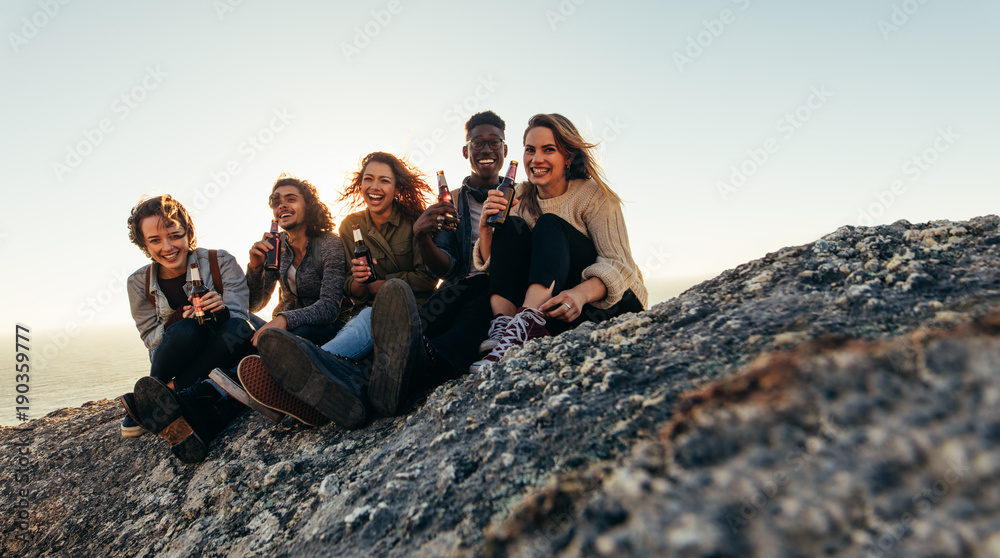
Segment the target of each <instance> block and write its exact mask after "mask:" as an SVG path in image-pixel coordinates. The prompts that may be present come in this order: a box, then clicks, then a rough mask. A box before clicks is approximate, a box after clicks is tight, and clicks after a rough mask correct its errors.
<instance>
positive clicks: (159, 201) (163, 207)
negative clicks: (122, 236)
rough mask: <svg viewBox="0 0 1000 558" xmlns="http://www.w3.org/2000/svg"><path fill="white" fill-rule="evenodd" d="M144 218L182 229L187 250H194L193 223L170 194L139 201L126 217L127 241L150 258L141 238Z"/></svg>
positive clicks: (195, 240)
mask: <svg viewBox="0 0 1000 558" xmlns="http://www.w3.org/2000/svg"><path fill="white" fill-rule="evenodd" d="M146 217H159V218H161V219H163V220H164V221H166V223H169V224H170V225H174V226H177V227H180V228H182V229H184V233H185V234H187V236H188V250H194V249H195V247H197V244H198V238H197V235H196V234H195V232H194V222H193V221H192V220H191V215H190V214H189V213H188V211H187V209H185V208H184V206H183V205H181V202H179V201H177V200H175V199H174V198H173V197H172V196H171V195H170V194H164V195H162V196H156V197H155V198H147V199H142V200H139V203H138V204H136V206H135V207H133V208H132V213H131V214H129V216H128V239H129V240H130V241H132V244H135V245H136V246H138V247H139V249H140V250H142V253H143V254H145V255H146V257H147V258H148V257H150V255H149V250H148V249H147V248H146V239H145V238H144V237H143V236H142V220H143V219H145V218H146Z"/></svg>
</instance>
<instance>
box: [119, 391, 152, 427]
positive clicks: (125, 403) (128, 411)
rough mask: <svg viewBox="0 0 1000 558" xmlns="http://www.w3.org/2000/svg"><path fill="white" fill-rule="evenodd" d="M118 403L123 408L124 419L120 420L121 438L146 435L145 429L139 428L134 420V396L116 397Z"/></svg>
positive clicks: (129, 394)
mask: <svg viewBox="0 0 1000 558" xmlns="http://www.w3.org/2000/svg"><path fill="white" fill-rule="evenodd" d="M118 401H119V402H120V403H121V404H122V407H125V418H124V419H122V425H121V431H122V438H138V437H139V436H142V435H143V434H145V433H146V429H145V428H143V427H141V426H139V423H138V422H137V421H136V420H135V417H136V410H135V394H133V393H126V394H125V395H120V396H118Z"/></svg>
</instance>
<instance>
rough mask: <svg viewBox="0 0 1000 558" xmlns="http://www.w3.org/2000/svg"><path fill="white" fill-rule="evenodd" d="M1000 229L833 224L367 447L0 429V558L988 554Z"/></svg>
mask: <svg viewBox="0 0 1000 558" xmlns="http://www.w3.org/2000/svg"><path fill="white" fill-rule="evenodd" d="M998 225H1000V219H998V218H997V217H994V216H990V217H984V218H977V219H973V220H971V221H968V222H961V223H951V222H932V223H928V224H921V225H910V224H909V223H906V222H899V223H895V224H893V225H889V226H883V227H874V228H851V227H845V228H842V229H839V230H838V231H836V232H834V233H832V234H830V235H827V236H826V237H824V238H823V239H821V240H819V241H817V242H815V243H812V244H808V245H805V246H800V247H792V248H785V249H783V250H780V251H778V252H776V253H772V254H768V255H767V256H766V257H764V258H763V259H761V260H757V261H754V262H750V263H748V264H745V265H743V266H740V267H738V268H736V269H733V270H730V271H727V272H725V273H723V274H722V275H720V276H719V277H717V278H716V279H713V280H711V281H707V282H705V283H703V284H701V285H698V286H697V287H695V288H693V289H691V290H689V291H687V292H685V293H684V294H682V295H681V296H679V297H677V298H675V299H673V300H671V301H668V302H665V303H662V304H660V305H658V306H656V307H655V308H653V309H651V310H650V311H648V312H645V313H643V314H639V315H629V316H624V317H622V318H619V319H617V320H613V321H611V322H609V323H605V324H601V326H600V327H594V326H590V325H585V326H583V327H581V328H578V329H577V330H574V331H571V332H568V333H566V334H563V335H561V336H559V337H558V338H555V339H544V340H539V341H534V342H532V343H530V344H529V345H528V346H527V347H525V348H523V349H521V350H518V351H517V352H516V353H514V354H512V355H511V356H512V358H510V359H508V360H507V361H506V362H505V363H503V364H502V365H501V366H499V367H496V368H489V369H487V370H485V371H484V372H483V373H482V374H480V375H477V376H466V377H463V378H460V379H459V380H456V381H453V382H450V383H448V384H446V385H444V386H442V387H440V388H438V389H437V390H435V391H434V392H432V393H430V394H429V395H427V396H426V397H425V398H421V400H419V401H417V402H415V403H414V405H413V406H412V408H411V410H410V412H409V413H408V414H406V415H404V416H402V417H397V418H394V419H381V420H379V421H376V422H375V423H373V424H372V425H370V426H368V427H367V428H364V429H361V430H358V431H351V432H349V431H344V430H341V429H339V428H337V427H335V426H326V427H323V428H319V429H307V428H304V427H299V426H296V425H294V424H292V423H290V422H285V423H282V424H281V425H277V426H272V425H271V424H270V423H267V422H266V421H265V420H264V419H262V418H261V417H258V416H255V415H252V414H246V415H244V416H243V417H241V418H240V419H239V420H237V421H236V422H235V423H234V424H233V425H232V426H230V427H229V428H228V429H227V430H226V431H225V433H224V435H223V436H222V437H221V438H220V439H218V440H217V442H216V443H215V444H214V445H213V449H212V451H211V453H210V454H209V458H208V459H207V460H206V461H205V462H204V463H202V464H199V465H197V466H186V465H183V464H181V463H180V462H178V461H177V460H175V459H174V458H172V457H171V456H170V454H169V450H168V448H166V447H165V445H164V443H163V442H162V440H159V439H158V438H154V437H151V436H145V437H143V438H140V439H136V440H125V441H123V440H121V439H120V438H119V435H118V431H117V424H118V421H119V420H120V415H121V411H120V410H119V407H118V406H117V405H116V404H114V403H113V402H110V401H102V402H97V403H94V404H90V405H87V406H84V407H83V408H81V409H65V410H62V411H58V412H56V413H53V414H51V415H49V416H48V417H46V418H44V419H40V420H36V421H33V422H32V423H29V424H28V425H27V426H28V427H30V428H33V430H30V431H15V430H14V429H11V428H4V429H2V430H0V452H2V453H0V465H2V467H3V471H2V473H0V481H2V485H3V490H4V491H5V492H7V493H8V494H9V493H10V491H11V490H13V489H14V488H17V487H20V486H25V485H24V484H23V483H21V484H18V483H16V482H15V478H14V473H15V471H16V469H17V462H16V458H17V455H16V452H17V446H15V445H14V444H15V443H18V442H24V443H28V444H29V446H28V447H29V448H30V449H31V462H30V463H31V464H30V467H31V481H30V482H29V483H27V485H26V486H27V488H28V489H29V491H30V496H29V497H28V498H27V500H28V504H29V509H30V512H31V516H30V517H31V519H30V522H31V526H30V528H29V531H28V534H29V535H30V537H31V542H30V544H26V543H23V542H21V541H19V540H17V539H16V538H15V537H14V535H15V534H16V533H18V530H17V527H16V525H15V523H14V520H15V515H14V514H13V513H9V514H5V516H4V517H5V519H4V523H3V528H2V530H3V534H4V538H3V541H2V546H0V548H2V549H3V554H4V555H7V554H10V555H14V554H15V553H17V555H25V556H32V555H44V554H53V555H61V554H66V553H72V554H73V555H78V556H89V555H100V556H104V555H108V554H128V555H136V556H154V555H155V556H189V555H192V554H194V553H195V552H196V550H197V551H198V552H200V553H203V554H204V555H230V554H232V555H249V556H256V555H294V556H299V555H304V556H325V555H330V554H338V555H347V556H369V555H390V556H407V555H413V554H424V555H435V556H436V555H448V554H458V555H465V554H468V555H475V554H492V555H523V556H532V555H551V554H558V553H560V552H562V553H565V554H566V555H579V554H583V555H608V556H618V555H623V554H633V555H636V556H643V555H649V554H650V553H655V554H665V555H677V556H703V555H715V556H755V555H756V556H808V555H824V554H829V555H849V556H861V555H868V554H869V553H871V554H873V555H885V556H932V555H933V556H972V555H977V553H978V555H982V556H990V555H997V553H998V552H1000V538H998V536H997V535H994V534H993V533H996V532H998V531H1000V494H998V492H997V491H996V490H991V489H992V488H994V487H995V486H996V483H997V480H998V479H997V477H998V476H1000V415H998V403H1000V380H998V378H1000V340H998V337H997V329H998V328H997V326H996V324H995V322H996V320H995V319H994V318H989V317H987V318H983V319H982V320H981V322H982V323H980V324H979V325H968V323H969V322H972V321H973V317H975V316H977V315H985V316H990V315H991V314H990V310H991V309H992V308H995V307H997V305H998V303H1000V272H998V271H997V267H998V263H1000V246H998V245H1000V231H998ZM4 501H6V502H13V501H14V498H7V497H6V495H5V498H4ZM11 505H13V504H11Z"/></svg>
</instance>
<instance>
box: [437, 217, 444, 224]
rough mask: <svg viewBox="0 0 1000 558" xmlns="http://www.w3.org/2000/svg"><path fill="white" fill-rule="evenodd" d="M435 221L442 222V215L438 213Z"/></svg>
mask: <svg viewBox="0 0 1000 558" xmlns="http://www.w3.org/2000/svg"><path fill="white" fill-rule="evenodd" d="M437 222H438V223H444V215H438V216H437Z"/></svg>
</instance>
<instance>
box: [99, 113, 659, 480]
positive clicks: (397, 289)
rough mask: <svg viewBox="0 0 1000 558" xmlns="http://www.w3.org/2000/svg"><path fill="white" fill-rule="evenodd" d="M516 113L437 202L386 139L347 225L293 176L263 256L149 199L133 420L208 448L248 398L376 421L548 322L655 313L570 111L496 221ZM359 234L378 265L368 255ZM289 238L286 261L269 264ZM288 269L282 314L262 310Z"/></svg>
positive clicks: (533, 151) (190, 456)
mask: <svg viewBox="0 0 1000 558" xmlns="http://www.w3.org/2000/svg"><path fill="white" fill-rule="evenodd" d="M505 128H506V126H505V124H504V121H503V120H502V119H501V118H500V117H499V116H497V115H496V114H495V113H494V112H492V111H486V112H480V113H477V114H475V115H473V116H472V118H470V119H469V121H468V122H467V123H466V125H465V131H466V138H465V139H466V143H465V145H463V146H462V156H463V157H464V158H466V159H468V161H469V164H470V166H471V173H470V174H469V175H468V176H467V177H465V178H464V179H463V180H462V185H461V187H459V188H457V189H455V190H453V191H451V201H438V202H437V203H434V204H433V205H430V206H427V200H428V199H434V198H433V190H432V188H431V186H430V185H429V184H428V183H427V182H426V181H425V179H424V178H423V177H422V174H421V173H420V171H419V170H418V169H416V168H415V167H414V166H412V165H411V164H409V163H407V162H406V161H405V160H403V159H401V158H399V157H396V156H394V155H391V154H389V153H383V152H375V153H370V154H368V155H367V156H365V157H364V158H363V159H362V160H361V163H360V166H359V168H358V170H357V172H355V173H353V176H352V179H351V180H350V182H349V183H348V184H347V185H346V187H345V189H344V191H343V192H342V194H341V196H340V198H341V201H349V202H352V203H353V204H354V207H356V208H359V209H360V211H358V212H356V213H352V214H350V215H348V216H347V217H345V218H344V219H343V220H342V221H341V223H340V227H339V229H336V230H335V225H334V220H333V217H332V215H331V213H330V210H329V209H328V208H327V206H326V205H325V204H324V203H323V202H322V201H320V198H319V195H318V193H317V190H316V188H315V187H314V186H313V185H312V184H310V183H309V182H308V181H305V180H300V179H298V178H294V177H290V176H288V175H282V176H281V177H279V179H278V180H277V182H275V184H274V186H273V187H272V188H271V192H270V196H269V197H268V203H269V205H270V207H271V210H272V211H273V214H274V218H275V219H276V221H277V224H278V226H279V227H280V230H281V232H279V233H278V234H277V238H274V236H273V235H272V234H271V233H267V234H265V235H264V237H263V238H262V239H261V240H260V241H258V242H255V243H254V244H253V245H252V246H251V247H250V255H249V256H250V260H249V263H248V265H247V267H246V269H245V270H244V269H241V268H240V267H239V264H238V263H237V262H236V259H235V258H234V257H233V256H232V255H231V254H229V253H228V252H226V251H224V250H208V249H205V248H199V247H197V236H196V233H195V227H194V223H193V222H192V220H191V216H190V214H189V213H188V211H187V210H186V209H185V208H184V206H183V205H181V203H180V202H178V201H177V200H175V199H174V198H173V197H171V196H169V195H162V196H158V197H153V198H150V199H146V200H144V201H141V202H140V203H139V204H138V205H136V206H135V207H134V208H133V209H132V212H131V215H130V217H129V219H128V228H129V239H130V240H131V241H132V242H133V243H134V244H135V245H136V246H138V247H139V249H140V250H142V252H143V253H144V254H145V255H146V256H148V257H149V258H150V260H152V261H151V263H149V264H148V265H145V266H143V267H142V268H140V269H139V270H137V271H136V272H135V273H133V274H132V275H131V276H130V277H129V280H128V295H129V302H130V305H131V311H132V317H133V318H134V320H135V324H136V327H137V329H138V330H139V335H140V337H141V338H142V340H143V343H144V344H145V345H146V347H147V348H148V349H149V357H150V362H151V366H150V372H149V376H146V377H143V378H140V379H139V381H138V382H136V384H135V388H134V390H133V391H132V392H131V393H126V394H124V395H122V396H121V397H119V398H118V399H119V401H121V403H122V405H123V406H124V407H125V410H126V416H125V418H124V420H123V421H122V425H121V431H122V435H123V436H125V437H135V436H140V435H142V434H144V433H145V432H153V433H156V434H158V435H159V436H160V437H162V438H164V439H166V440H167V441H168V442H169V443H170V444H171V447H172V450H173V453H174V454H175V455H176V456H177V457H179V458H180V459H181V460H183V461H185V462H197V461H201V460H203V459H204V458H205V456H206V455H207V452H208V444H209V443H210V442H211V441H212V439H214V438H215V437H216V436H217V435H218V434H219V433H220V432H221V431H222V430H223V429H224V428H225V427H226V425H227V424H229V422H231V421H232V419H233V418H235V417H236V416H237V415H238V414H239V413H241V412H243V411H244V410H245V409H246V407H250V408H252V409H254V410H256V411H257V412H259V413H261V414H262V415H264V416H266V417H267V418H269V419H271V420H273V421H275V422H277V421H280V420H282V419H283V418H284V416H285V415H288V416H291V417H294V418H295V419H297V420H298V421H300V422H302V423H304V424H307V425H311V426H320V425H323V424H325V423H327V422H331V421H332V422H334V423H336V424H337V425H339V426H341V427H343V428H360V427H362V426H364V425H365V424H366V423H367V422H368V421H369V419H370V418H371V417H372V416H373V415H382V416H393V415H397V414H399V413H400V412H401V411H403V410H404V409H405V408H406V406H407V404H408V402H410V401H412V400H413V399H414V397H415V396H416V395H418V394H420V393H422V392H424V391H425V390H429V389H432V388H434V387H435V386H438V385H440V384H442V383H444V382H446V381H448V380H450V379H453V378H457V377H459V376H461V375H462V374H464V373H466V372H476V371H478V370H479V369H480V368H481V367H483V366H487V365H489V364H490V363H497V362H499V361H500V360H501V359H503V357H504V355H505V354H507V352H508V351H509V350H510V349H511V348H513V347H516V346H519V345H523V344H524V343H525V342H526V341H528V340H530V339H535V338H539V337H544V336H549V335H556V334H558V333H560V332H563V331H566V330H568V329H571V328H574V327H576V326H577V325H579V324H581V323H583V322H584V321H592V322H600V321H603V320H606V319H609V318H613V317H615V316H619V315H621V314H624V313H627V312H639V311H642V310H643V309H644V308H645V307H646V304H647V300H646V296H647V295H646V288H645V286H644V285H643V280H642V275H641V273H640V271H639V268H638V266H636V264H635V261H634V260H633V258H632V253H631V249H630V247H629V240H628V233H627V232H626V227H625V221H624V218H623V216H622V209H621V200H620V199H619V197H618V196H617V195H616V194H615V193H614V191H612V189H611V188H610V186H609V185H608V183H607V179H606V178H605V175H604V171H603V169H602V168H601V166H600V165H599V163H598V161H597V159H596V156H595V149H596V145H595V144H593V143H590V142H588V141H586V140H585V139H584V138H583V137H582V136H581V134H580V133H579V132H578V131H577V128H576V127H575V126H574V125H573V124H572V122H570V121H569V120H568V119H567V118H565V117H564V116H561V115H559V114H538V115H535V116H533V117H532V118H531V119H529V121H528V126H527V128H526V129H525V131H524V136H523V144H524V156H523V159H522V163H523V168H524V169H525V171H526V173H527V177H528V178H527V180H526V181H524V182H521V183H520V184H517V185H516V188H515V195H514V197H513V199H512V200H511V202H510V203H511V204H512V206H511V207H510V208H509V215H508V216H507V218H506V220H505V222H504V223H503V224H502V225H499V226H491V224H490V223H489V218H490V216H492V215H494V214H497V213H501V212H502V210H504V209H505V208H506V206H507V204H508V202H507V198H505V197H504V195H503V193H502V192H501V191H500V190H498V189H497V187H498V184H500V183H501V170H502V169H503V165H504V161H505V159H506V158H507V155H508V144H507V141H506V136H505ZM445 199H447V196H445ZM359 232H360V235H361V237H362V239H363V240H364V244H365V245H366V246H367V247H368V249H369V251H370V256H371V260H370V262H369V259H368V258H360V257H359V258H356V257H354V256H355V246H356V242H355V238H356V236H355V235H357V234H358V233H359ZM275 245H276V246H277V248H274V246H275ZM272 250H277V252H276V253H279V255H280V257H279V258H277V262H278V263H277V265H276V266H265V260H266V259H267V256H268V252H270V251H272ZM369 263H370V264H371V265H370V266H369ZM192 264H197V266H194V265H192ZM193 268H197V270H195V269H193ZM196 273H197V276H195V274H196ZM373 279H374V280H373ZM197 280H200V282H201V284H202V287H197V285H198V282H197ZM276 285H277V287H278V303H277V307H276V308H275V309H274V312H273V314H272V318H271V320H270V321H267V322H265V321H264V320H263V319H262V318H259V317H258V316H256V315H255V314H253V312H257V311H260V310H261V309H262V308H264V307H265V306H266V305H267V304H268V302H269V300H270V299H271V297H272V295H273V293H274V289H275V286H276ZM206 288H207V292H206V290H205V289H206Z"/></svg>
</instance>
